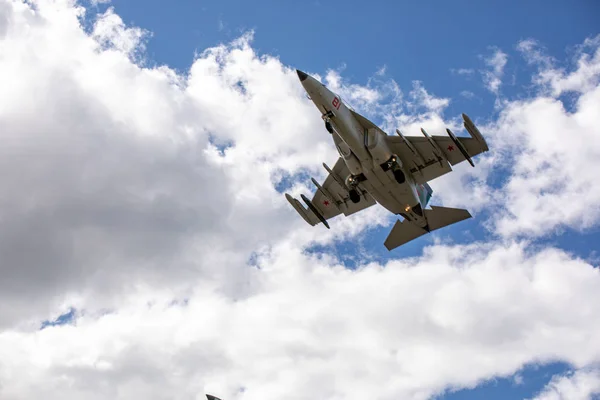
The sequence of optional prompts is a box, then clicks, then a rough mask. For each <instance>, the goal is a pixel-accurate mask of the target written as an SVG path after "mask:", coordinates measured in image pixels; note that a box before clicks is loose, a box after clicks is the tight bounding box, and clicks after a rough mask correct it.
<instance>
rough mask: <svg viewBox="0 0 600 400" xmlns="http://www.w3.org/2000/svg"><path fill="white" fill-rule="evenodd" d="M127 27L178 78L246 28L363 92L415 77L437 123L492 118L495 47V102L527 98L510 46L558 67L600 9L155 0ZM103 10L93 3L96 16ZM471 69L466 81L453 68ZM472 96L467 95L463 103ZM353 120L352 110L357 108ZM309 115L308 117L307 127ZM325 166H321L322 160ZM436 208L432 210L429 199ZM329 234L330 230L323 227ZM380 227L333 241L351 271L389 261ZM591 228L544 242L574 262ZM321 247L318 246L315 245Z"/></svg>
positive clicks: (534, 373) (296, 62) (558, 368)
mask: <svg viewBox="0 0 600 400" xmlns="http://www.w3.org/2000/svg"><path fill="white" fill-rule="evenodd" d="M111 6H112V7H114V8H115V11H116V12H117V13H118V14H119V15H120V16H121V17H122V18H123V20H124V21H125V23H127V24H131V25H136V26H140V27H143V28H144V29H147V30H149V31H151V32H152V34H153V36H152V37H151V38H150V39H149V41H148V43H147V56H148V61H149V62H150V63H151V64H152V63H158V64H167V65H169V66H170V67H173V68H176V69H178V70H180V71H185V70H186V69H187V68H188V67H189V66H190V65H191V63H192V61H193V55H194V52H197V51H202V50H203V49H205V48H207V47H211V46H214V45H217V44H219V43H222V42H229V41H230V40H232V39H235V38H237V37H239V36H240V35H241V34H242V33H244V32H247V31H248V30H253V31H254V32H255V35H254V40H253V47H254V48H255V49H256V50H257V51H258V52H259V53H262V54H264V53H268V54H271V55H275V56H277V57H279V58H280V60H281V61H282V63H284V64H286V65H290V66H294V67H297V68H300V69H303V70H306V71H309V72H317V73H321V74H322V73H324V72H325V71H326V70H327V69H336V70H339V69H343V76H344V78H345V79H348V80H350V81H352V83H359V84H365V83H366V82H367V80H368V79H369V77H372V76H373V75H374V74H375V72H376V71H377V70H378V69H380V68H381V67H383V66H385V67H386V76H388V77H390V78H393V79H394V80H395V81H396V82H398V84H399V85H400V87H402V88H407V89H408V88H410V87H411V85H412V81H414V80H420V81H422V82H423V84H424V86H425V87H426V89H427V90H428V92H429V93H432V94H434V95H435V96H437V97H447V98H450V99H451V104H450V106H449V107H448V108H447V110H446V116H455V115H456V114H458V113H460V112H467V113H468V114H470V115H472V116H477V117H478V118H483V119H486V118H490V117H491V116H492V115H493V114H494V112H495V109H494V99H495V96H494V95H493V94H492V93H490V92H489V91H488V90H486V88H485V86H484V84H483V82H482V79H481V75H480V72H479V71H481V70H483V69H485V63H484V57H488V56H490V55H491V54H493V53H494V51H495V49H498V48H499V49H501V50H502V51H503V52H505V53H507V54H508V59H509V62H508V64H507V66H506V69H505V76H507V77H508V79H504V85H503V87H502V95H503V96H504V97H506V98H513V99H514V98H519V97H522V96H524V95H526V94H527V86H528V85H529V83H530V82H529V79H530V77H531V73H530V72H531V70H530V69H529V68H528V67H527V66H526V64H525V62H524V60H523V59H522V58H520V57H519V56H518V54H517V52H516V45H517V43H518V42H519V41H521V40H524V39H528V38H533V39H535V40H537V41H539V42H540V43H541V44H542V45H543V46H544V47H545V48H546V50H547V53H548V54H550V55H552V56H555V57H556V58H558V59H560V60H564V58H565V52H566V54H567V56H568V54H569V52H570V51H572V49H573V45H574V44H578V43H581V42H582V41H583V40H584V39H585V38H586V37H591V36H594V35H595V34H597V33H598V16H599V15H600V3H599V2H597V1H594V0H582V1H577V2H573V1H564V0H560V1H559V0H556V1H552V2H548V1H543V0H531V1H526V2H523V1H518V0H509V1H495V2H491V1H479V2H475V1H466V0H458V1H451V2H450V1H427V2H423V1H420V2H417V1H410V2H409V1H381V0H376V1H370V2H364V1H355V0H350V1H327V2H325V1H318V0H317V1H307V2H285V1H252V2H250V1H245V0H221V1H191V0H179V1H177V2H174V3H173V4H170V5H169V7H165V3H164V2H162V1H156V0H144V1H141V0H114V1H112V4H111ZM106 7H107V6H106V5H99V6H98V10H99V11H103V10H104V9H106ZM459 69H471V70H474V73H473V74H471V75H470V76H465V75H461V74H457V73H456V70H459ZM463 91H469V92H472V93H473V94H474V96H473V97H472V98H466V97H464V96H461V92H463ZM358 111H360V110H358ZM316 117H317V115H316V114H315V118H316ZM324 161H325V160H324ZM433 201H435V193H434V198H433ZM332 225H333V226H334V229H335V222H334V223H333V224H332ZM386 235H387V231H386V230H375V231H370V232H366V233H365V234H364V235H361V237H360V238H359V239H357V240H356V241H354V242H353V244H352V246H350V245H348V243H341V244H336V245H335V246H334V248H333V252H334V254H338V256H340V258H341V259H342V260H343V261H344V262H345V263H346V265H347V266H348V267H350V268H352V267H354V266H355V265H357V264H360V263H362V262H364V260H362V259H361V258H360V256H358V257H357V256H356V254H353V252H352V251H351V249H352V247H353V246H356V245H357V244H358V247H359V248H361V249H362V250H365V251H367V252H369V253H370V255H371V257H373V258H374V259H376V260H379V261H382V260H385V259H386V258H388V257H389V254H388V253H387V251H385V249H384V248H383V246H382V245H381V243H382V242H383V240H384V238H385V236H386ZM483 235H487V233H486V231H485V229H483V228H482V227H481V225H480V224H479V223H478V222H477V220H470V221H467V222H464V223H462V224H461V225H460V226H455V227H451V228H447V229H446V230H445V231H444V232H440V233H436V236H437V237H440V238H446V239H454V240H456V241H459V242H468V241H469V240H470V238H473V237H474V236H475V237H478V238H481V236H483ZM598 240H600V234H599V232H598V230H597V229H596V230H592V231H590V232H587V233H576V232H569V231H567V233H566V234H564V235H558V236H555V237H550V238H546V239H544V240H543V241H542V242H546V243H551V244H554V245H556V246H558V247H561V248H563V249H565V250H567V251H570V252H574V253H575V254H577V255H579V256H581V257H583V258H590V257H594V256H596V254H595V253H594V247H595V246H594V243H598ZM430 241H431V238H424V239H419V240H417V241H414V242H412V243H410V244H408V245H406V246H404V247H403V248H402V249H399V250H397V251H396V253H395V254H394V256H396V257H403V256H414V255H418V254H420V253H421V249H422V247H423V245H424V244H426V243H429V242H430ZM317 250H318V248H317ZM568 370H569V366H568V365H565V364H562V363H557V364H552V363H551V364H548V365H544V366H541V367H540V366H530V367H526V368H525V369H524V370H523V371H521V372H520V373H519V374H518V375H519V376H520V377H521V378H522V379H521V382H520V383H519V384H516V383H515V380H514V377H513V376H511V377H506V378H499V379H498V380H495V381H492V382H486V383H482V384H481V385H480V386H478V387H476V388H474V389H463V390H459V391H457V392H447V393H446V394H444V395H442V396H440V399H448V400H450V399H451V400H459V399H460V400H469V399H478V398H489V399H507V398H527V397H531V396H533V395H535V394H536V393H537V392H538V391H539V390H541V389H542V388H543V386H544V385H545V384H547V383H548V382H549V380H550V378H551V377H552V375H554V374H556V373H564V372H565V371H568Z"/></svg>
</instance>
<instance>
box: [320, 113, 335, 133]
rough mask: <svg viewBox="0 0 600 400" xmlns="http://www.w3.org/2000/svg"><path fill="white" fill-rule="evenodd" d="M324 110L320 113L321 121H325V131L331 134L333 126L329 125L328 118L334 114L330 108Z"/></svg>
mask: <svg viewBox="0 0 600 400" xmlns="http://www.w3.org/2000/svg"><path fill="white" fill-rule="evenodd" d="M325 110H326V112H325V114H323V115H321V118H323V121H325V129H327V132H329V133H331V134H333V126H331V122H329V120H330V119H331V118H332V117H333V116H334V115H333V112H331V110H327V109H325Z"/></svg>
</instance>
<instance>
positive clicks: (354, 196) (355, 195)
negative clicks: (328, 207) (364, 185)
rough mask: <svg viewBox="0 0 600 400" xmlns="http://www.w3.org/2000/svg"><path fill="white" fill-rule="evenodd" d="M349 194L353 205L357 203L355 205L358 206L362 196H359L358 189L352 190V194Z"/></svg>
mask: <svg viewBox="0 0 600 400" xmlns="http://www.w3.org/2000/svg"><path fill="white" fill-rule="evenodd" d="M349 193H350V200H351V201H352V202H353V203H355V204H356V203H359V202H360V194H358V190H356V189H352V190H350V192H349Z"/></svg>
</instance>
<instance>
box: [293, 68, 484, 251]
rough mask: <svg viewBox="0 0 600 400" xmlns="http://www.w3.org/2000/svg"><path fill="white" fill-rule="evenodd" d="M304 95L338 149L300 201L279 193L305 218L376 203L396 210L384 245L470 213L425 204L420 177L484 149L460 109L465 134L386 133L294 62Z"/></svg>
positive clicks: (427, 195) (314, 220)
mask: <svg viewBox="0 0 600 400" xmlns="http://www.w3.org/2000/svg"><path fill="white" fill-rule="evenodd" d="M296 72H297V74H298V78H300V82H301V83H302V85H303V86H304V89H305V90H306V92H307V93H308V96H309V97H310V99H311V100H312V101H313V103H315V105H316V106H317V108H318V109H319V111H320V112H321V118H322V119H323V121H324V122H325V128H326V129H327V131H328V132H329V133H330V134H331V138H332V139H333V142H334V144H335V146H336V147H337V150H338V152H339V154H340V157H339V158H338V160H337V162H336V163H335V165H334V167H333V169H331V168H329V167H328V166H327V164H325V163H323V167H325V169H326V170H327V172H328V174H329V175H328V176H327V178H326V179H325V181H324V182H323V183H322V184H319V183H318V182H317V181H316V180H315V179H314V178H312V182H313V183H314V185H315V186H316V188H317V191H316V193H315V195H314V196H313V198H312V199H311V200H309V199H308V198H307V197H306V196H304V195H303V194H302V195H301V198H302V200H303V201H304V203H306V206H307V207H308V208H305V207H304V206H303V205H302V203H300V201H298V200H297V199H295V198H293V197H292V196H290V195H289V194H287V193H286V194H285V197H286V198H287V200H288V201H289V202H290V204H291V205H292V206H293V207H294V209H295V210H296V211H297V212H298V214H300V216H301V217H302V218H303V219H304V220H305V221H306V222H307V223H309V224H310V225H313V226H314V225H317V224H319V223H323V225H325V226H326V227H327V228H328V229H329V223H328V222H327V220H329V219H330V218H333V217H335V216H337V215H339V214H344V215H346V216H348V215H351V214H354V213H356V212H358V211H361V210H364V209H365V208H368V207H370V206H372V205H374V204H376V203H379V204H381V205H382V206H383V207H385V208H386V209H387V210H389V211H390V212H392V213H394V214H396V215H400V216H402V217H403V219H404V220H403V221H397V222H396V224H395V225H394V227H393V228H392V231H391V232H390V234H389V235H388V237H387V239H386V240H385V243H384V244H385V247H386V248H387V249H388V250H392V249H394V248H396V247H398V246H401V245H403V244H405V243H407V242H409V241H411V240H413V239H416V238H418V237H419V236H421V235H424V234H425V233H428V232H431V231H433V230H436V229H439V228H443V227H444V226H448V225H451V224H454V223H456V222H459V221H463V220H465V219H468V218H471V214H470V213H469V211H467V210H462V209H457V208H447V207H438V206H431V208H430V209H426V207H427V205H428V204H429V200H430V199H431V194H432V192H433V191H432V189H431V187H430V186H429V185H428V184H427V182H429V181H431V180H433V179H435V178H438V177H440V176H442V175H444V174H446V173H448V172H450V171H452V167H451V166H452V165H455V164H458V163H460V162H462V161H465V160H466V161H467V162H469V163H470V164H471V165H472V166H475V164H473V161H472V157H474V156H475V155H477V154H480V153H482V152H485V151H488V146H487V143H486V142H485V139H484V138H483V136H482V135H481V133H480V132H479V130H478V129H477V127H476V126H475V125H474V124H473V122H472V121H471V119H470V118H469V117H468V116H467V115H466V114H462V117H463V120H464V127H465V129H466V130H467V132H469V134H470V135H471V137H456V136H455V135H454V133H452V131H450V129H446V132H447V134H448V136H430V135H429V134H428V133H427V132H425V130H424V129H421V132H422V133H423V136H422V137H421V136H404V135H403V134H402V133H401V132H400V131H399V130H396V134H397V136H390V135H388V134H387V133H385V132H384V131H383V130H382V129H380V128H379V127H377V126H376V125H375V124H374V123H372V122H371V121H369V120H368V119H367V118H365V117H363V116H362V115H360V114H359V113H357V112H356V111H354V110H353V109H352V108H351V107H350V106H348V105H347V104H346V103H345V102H344V101H343V100H342V98H341V97H340V96H339V95H337V94H335V93H333V92H332V91H331V90H329V89H327V87H326V86H325V85H323V84H322V83H321V82H319V81H317V80H316V79H315V78H313V77H311V76H309V75H307V74H306V73H304V72H302V71H300V70H296Z"/></svg>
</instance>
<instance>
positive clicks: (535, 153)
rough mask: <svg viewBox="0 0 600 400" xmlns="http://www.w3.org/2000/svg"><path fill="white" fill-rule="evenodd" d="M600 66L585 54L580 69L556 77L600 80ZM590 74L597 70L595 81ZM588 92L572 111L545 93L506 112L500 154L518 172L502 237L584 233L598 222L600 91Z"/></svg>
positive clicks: (507, 189) (498, 133)
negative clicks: (563, 229) (561, 229)
mask: <svg viewBox="0 0 600 400" xmlns="http://www.w3.org/2000/svg"><path fill="white" fill-rule="evenodd" d="M596 54H598V50H596ZM598 66H600V57H595V58H593V59H590V58H588V57H587V56H585V55H581V58H580V59H578V60H577V61H576V68H575V69H574V70H572V71H570V72H567V71H563V72H561V73H560V74H559V73H556V74H555V80H554V82H573V81H576V80H579V79H580V77H581V76H586V81H587V82H590V81H592V80H594V79H596V80H597V78H598V77H599V76H600V68H598ZM582 69H583V71H584V72H582ZM588 71H596V72H595V76H594V77H592V76H590V75H589V73H588ZM546 72H547V70H543V71H542V72H540V75H545V74H546ZM582 90H584V92H583V93H582V94H581V95H580V96H579V97H577V98H576V102H575V104H574V107H573V110H572V111H567V110H565V108H564V105H563V103H562V102H561V101H560V100H559V99H558V98H556V97H552V96H550V95H548V94H546V93H547V92H545V91H544V90H543V89H542V92H543V93H544V94H542V95H540V96H538V97H535V98H531V99H528V100H523V101H514V102H507V103H506V107H505V108H504V110H502V112H501V115H500V118H499V120H498V122H497V124H496V126H495V127H493V128H492V132H493V133H492V134H493V135H494V136H495V139H496V143H497V145H498V146H499V147H500V148H502V149H503V150H500V151H501V152H504V153H505V154H512V156H509V157H508V158H507V161H508V163H510V164H512V167H511V170H512V171H511V172H512V173H511V176H510V178H509V180H508V182H507V184H506V185H505V186H504V193H505V196H506V214H505V215H504V217H503V218H500V220H499V221H498V222H497V227H498V231H499V232H500V233H501V234H503V235H512V234H527V235H536V236H539V235H544V234H547V233H551V232H552V231H553V230H554V229H555V228H559V227H570V228H573V229H577V230H580V229H586V228H590V227H592V226H596V224H597V223H598V219H599V218H600V208H599V207H598V204H600V190H598V185H597V184H596V180H597V179H596V173H595V171H597V170H598V169H599V168H600V161H599V160H600V120H599V118H598V113H597V110H598V109H599V108H600V86H598V85H597V84H596V86H585V89H582ZM558 95H559V93H558V92H557V93H556V96H558Z"/></svg>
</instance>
